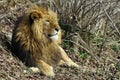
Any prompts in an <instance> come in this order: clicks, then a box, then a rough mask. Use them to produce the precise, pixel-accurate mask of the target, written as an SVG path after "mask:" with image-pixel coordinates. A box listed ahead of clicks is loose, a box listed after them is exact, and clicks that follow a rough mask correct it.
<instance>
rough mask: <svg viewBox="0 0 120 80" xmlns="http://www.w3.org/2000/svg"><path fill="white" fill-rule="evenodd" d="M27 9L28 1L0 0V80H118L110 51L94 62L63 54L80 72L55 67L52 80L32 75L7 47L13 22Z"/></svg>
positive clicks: (117, 61)
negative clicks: (77, 65)
mask: <svg viewBox="0 0 120 80" xmlns="http://www.w3.org/2000/svg"><path fill="white" fill-rule="evenodd" d="M30 5H31V2H30V1H29V0H20V1H19V0H15V1H14V0H13V1H12V0H8V1H7V0H0V80H120V56H119V55H118V53H116V52H114V51H113V50H112V49H109V48H107V49H106V48H104V50H103V52H102V53H101V56H100V57H97V60H96V59H94V58H93V57H91V56H90V57H89V58H87V59H82V58H80V57H79V56H78V55H76V54H71V53H70V52H69V51H68V50H66V52H67V53H68V55H69V57H71V59H72V60H73V61H74V62H76V63H77V64H79V65H80V69H76V68H68V67H58V66H56V67H55V68H54V71H55V74H56V75H55V78H49V77H46V76H44V75H41V74H40V73H35V74H34V73H33V72H32V71H31V70H30V69H29V68H28V67H26V66H25V65H24V64H23V63H22V62H21V61H19V60H18V59H17V58H16V57H14V56H13V55H12V54H11V52H10V47H9V46H10V42H9V41H10V40H11V35H12V34H11V33H12V30H13V28H14V26H15V21H16V20H17V18H18V17H19V16H21V15H22V14H23V13H24V12H25V11H26V9H27V8H28V7H29V6H30Z"/></svg>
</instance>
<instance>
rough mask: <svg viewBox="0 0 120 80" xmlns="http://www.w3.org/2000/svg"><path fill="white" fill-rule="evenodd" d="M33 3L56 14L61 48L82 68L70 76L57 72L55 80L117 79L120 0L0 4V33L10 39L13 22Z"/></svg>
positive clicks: (17, 0)
mask: <svg viewBox="0 0 120 80" xmlns="http://www.w3.org/2000/svg"><path fill="white" fill-rule="evenodd" d="M32 3H40V4H41V3H42V4H44V5H45V6H49V7H51V9H53V10H54V11H56V12H57V13H58V17H59V23H60V26H61V27H62V29H63V32H64V34H63V44H62V46H63V47H64V48H65V50H66V51H67V52H68V54H69V55H70V57H71V58H72V59H73V60H75V61H77V62H78V64H79V65H80V66H81V70H79V71H77V70H75V69H74V70H72V69H69V71H70V72H71V73H70V72H69V71H67V70H66V69H65V71H64V69H63V70H61V69H59V68H58V70H57V69H56V72H57V76H56V80H64V79H69V80H119V79H120V21H119V20H120V9H119V7H120V1H119V0H104V1H103V0H102V1H101V0H9V1H7V0H0V33H2V34H5V35H6V36H7V37H9V38H11V37H10V36H11V32H12V29H13V27H14V24H15V21H16V20H17V18H18V17H19V16H20V15H22V14H23V13H24V12H25V10H26V9H27V8H28V7H29V6H31V5H32ZM3 4H4V5H3ZM2 39H4V38H2V37H1V40H2ZM1 40H0V41H1ZM2 43H3V41H1V42H0V44H2ZM2 47H3V46H2ZM0 53H1V52H0ZM1 60H2V57H0V61H1ZM6 64H7V62H6ZM19 66H20V65H19ZM2 67H3V66H2ZM2 69H4V68H2ZM18 71H19V70H18ZM75 71H76V72H78V73H75ZM62 73H63V74H62ZM1 74H2V72H0V79H1ZM7 75H9V74H7ZM28 75H29V74H28ZM70 76H72V77H70ZM8 77H9V76H8ZM12 77H13V76H12ZM32 77H34V76H32ZM8 79H9V78H8ZM16 79H17V78H16ZM37 79H39V77H38V75H37ZM44 79H47V78H44Z"/></svg>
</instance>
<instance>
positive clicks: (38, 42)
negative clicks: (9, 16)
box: [11, 5, 79, 77]
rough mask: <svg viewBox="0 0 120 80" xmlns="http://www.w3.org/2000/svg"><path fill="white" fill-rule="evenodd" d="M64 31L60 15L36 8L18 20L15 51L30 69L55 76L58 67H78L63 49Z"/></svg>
mask: <svg viewBox="0 0 120 80" xmlns="http://www.w3.org/2000/svg"><path fill="white" fill-rule="evenodd" d="M61 37H62V35H61V28H60V26H59V24H58V18H57V14H56V13H55V12H53V11H52V10H51V9H46V8H44V7H42V6H38V5H34V6H32V7H31V8H30V9H29V10H28V11H26V12H25V14H24V15H23V16H21V17H20V18H18V20H17V22H16V26H15V28H14V30H13V35H12V41H11V42H12V51H13V53H14V54H15V55H16V56H17V57H18V58H19V59H20V60H22V62H23V63H24V64H25V65H26V66H29V67H34V66H35V67H38V68H39V69H40V71H41V72H42V73H43V74H44V75H46V76H50V77H54V76H55V73H54V70H53V67H54V66H55V65H59V66H61V65H67V66H69V67H71V66H72V67H77V68H78V67H79V66H78V64H76V63H74V62H73V61H72V60H71V59H70V58H69V57H68V55H67V53H66V52H65V51H64V50H63V48H62V47H61V46H60V43H61Z"/></svg>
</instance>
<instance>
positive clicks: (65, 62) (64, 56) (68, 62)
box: [58, 47, 79, 68]
mask: <svg viewBox="0 0 120 80" xmlns="http://www.w3.org/2000/svg"><path fill="white" fill-rule="evenodd" d="M59 48H60V51H61V52H60V53H61V57H62V60H60V61H59V63H58V65H67V66H70V67H77V68H79V65H77V64H76V63H74V62H73V61H72V60H71V59H70V58H69V57H68V55H67V54H66V52H65V51H64V50H63V49H62V48H61V47H59Z"/></svg>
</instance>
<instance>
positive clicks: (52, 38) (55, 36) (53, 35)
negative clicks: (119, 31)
mask: <svg viewBox="0 0 120 80" xmlns="http://www.w3.org/2000/svg"><path fill="white" fill-rule="evenodd" d="M48 37H49V38H50V39H51V40H53V41H55V40H57V39H58V33H56V34H48Z"/></svg>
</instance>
